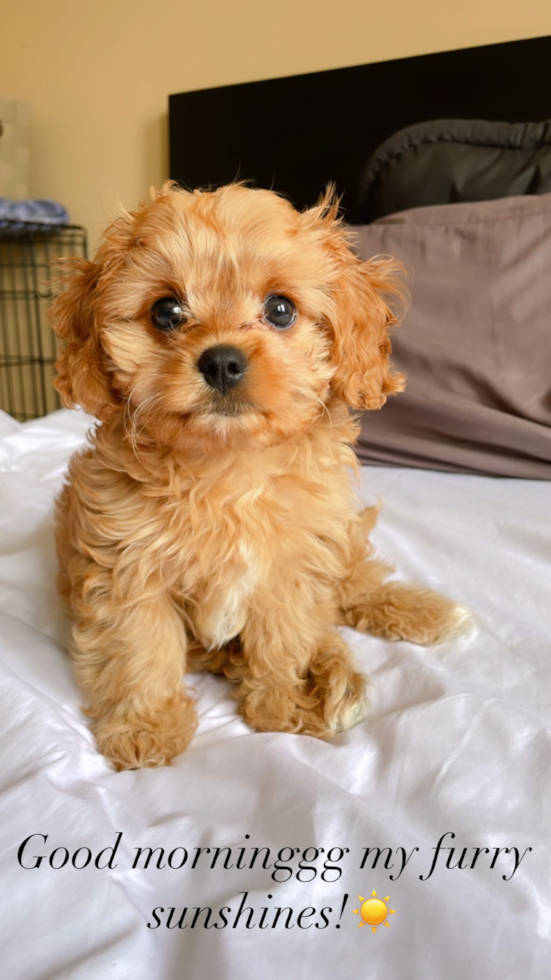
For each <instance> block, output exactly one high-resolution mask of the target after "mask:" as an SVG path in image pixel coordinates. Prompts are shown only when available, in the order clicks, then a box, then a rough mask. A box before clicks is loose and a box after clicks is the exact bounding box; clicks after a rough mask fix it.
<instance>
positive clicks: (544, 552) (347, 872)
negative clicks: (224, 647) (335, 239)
mask: <svg viewBox="0 0 551 980" xmlns="http://www.w3.org/2000/svg"><path fill="white" fill-rule="evenodd" d="M90 424H91V420H90V419H89V418H87V417H86V416H85V415H83V414H82V413H79V412H68V411H61V412H57V413H55V414H53V415H51V416H48V417H46V418H44V419H39V420H36V421H33V422H28V423H25V424H23V425H21V424H19V423H16V422H14V421H13V420H12V419H10V418H9V417H8V416H6V415H3V414H1V413H0V717H1V720H2V724H1V730H0V812H1V821H0V854H1V882H2V885H1V889H0V902H1V911H0V914H1V920H0V921H1V923H2V930H1V934H0V964H1V966H0V975H1V976H2V978H3V980H16V978H17V980H20V978H21V980H46V978H60V977H63V978H71V980H98V978H101V980H104V978H108V980H111V978H121V980H122V978H131V980H142V978H143V980H146V978H147V980H177V978H186V980H187V978H203V977H209V978H210V977H212V978H214V977H216V978H246V980H248V978H256V977H257V976H263V977H264V978H266V980H280V978H282V977H289V978H293V980H294V978H297V977H300V978H308V980H310V978H311V977H323V978H325V977H335V978H339V980H359V978H360V977H370V978H381V980H409V978H417V977H423V980H442V978H443V977H446V978H447V980H466V978H470V977H483V978H484V980H494V978H495V980H498V978H499V980H518V978H519V977H521V976H522V977H525V978H530V980H540V978H541V980H544V978H548V977H549V976H550V970H551V967H550V963H551V905H550V881H551V868H550V858H551V829H550V828H551V793H550V784H551V779H550V737H549V722H550V715H551V710H550V708H551V639H550V637H551V599H550V593H551V588H550V586H551V521H550V513H551V508H550V503H551V500H550V497H551V487H550V485H549V483H548V482H539V481H535V480H507V479H502V478H489V477H488V478H487V477H479V476H468V475H458V474H450V473H438V472H433V471H421V470H413V469H406V468H385V467H373V468H372V467H363V468H362V473H361V496H362V498H363V500H364V501H365V503H374V502H375V501H376V500H377V499H378V498H381V499H382V501H383V510H382V513H381V516H380V518H379V523H378V526H377V528H376V531H375V534H374V541H375V543H376V545H377V548H378V551H379V553H380V554H381V555H383V556H384V557H385V558H387V559H390V560H392V561H393V562H394V563H395V565H396V568H397V573H398V574H399V576H400V577H401V578H408V579H410V580H415V581H417V582H420V583H423V584H425V585H427V586H431V587H434V588H439V589H441V590H442V591H443V592H446V593H448V594H449V595H451V596H453V597H454V598H456V599H457V600H459V601H460V602H462V603H464V604H466V605H467V606H469V607H470V608H471V609H472V610H473V611H474V612H475V614H476V626H475V628H474V630H473V631H472V632H471V633H470V634H469V635H467V636H463V637H461V638H460V639H456V640H454V641H451V642H448V643H445V644H443V645H442V646H440V647H438V648H433V649H428V650H426V649H423V648H421V647H417V646H414V645H412V644H408V643H400V644H398V643H390V642H385V641H382V640H377V639H375V638H373V637H364V636H360V635H359V634H356V633H354V632H352V631H346V635H347V638H348V640H349V641H350V643H351V645H352V647H353V648H354V651H355V653H356V656H357V659H358V661H359V662H360V664H361V667H362V669H363V670H364V671H365V672H366V674H368V675H369V678H370V682H371V685H370V701H371V710H370V714H369V717H368V719H367V720H366V721H364V722H363V723H361V724H360V725H358V726H357V727H356V728H354V729H353V730H351V731H349V732H346V733H344V734H341V735H339V736H337V737H336V738H334V739H333V740H332V741H331V742H327V743H322V742H319V741H317V740H315V739H312V738H308V737H301V736H293V735H285V734H258V733H255V732H252V731H251V730H249V728H248V727H247V725H246V724H245V723H244V722H243V721H242V720H241V718H240V717H239V716H238V714H237V713H236V707H235V702H234V700H233V698H232V694H231V688H230V686H229V684H228V683H227V682H226V681H225V680H224V679H221V678H217V677H212V676H207V675H204V676H203V675H194V676H192V677H191V678H190V682H191V683H192V684H193V686H194V687H195V689H196V692H197V698H198V704H199V716H200V723H199V729H198V733H197V735H196V737H195V739H194V741H193V743H192V746H191V747H190V748H189V750H188V751H187V752H186V753H185V754H184V755H182V756H180V757H178V758H177V759H176V760H175V762H174V765H173V766H172V767H171V768H165V769H160V770H142V771H130V772H123V773H116V772H114V771H113V770H112V769H111V768H110V767H109V765H108V764H107V762H106V761H105V760H104V759H103V758H102V757H101V756H100V755H99V754H98V753H97V752H96V749H95V747H94V742H93V739H92V736H91V733H90V731H89V727H88V722H87V720H86V717H85V716H84V715H83V714H82V713H81V711H80V708H79V695H78V691H77V689H76V686H75V682H74V680H73V677H72V674H71V668H70V664H69V660H68V657H67V654H66V652H65V648H66V644H67V623H66V621H65V618H64V615H63V613H62V611H61V609H60V606H59V603H58V600H57V597H56V593H55V582H54V578H55V567H56V562H55V551H54V545H53V537H52V529H51V523H52V501H53V497H54V494H55V493H56V491H57V490H58V488H59V487H60V485H61V482H62V479H63V472H64V469H65V467H66V464H67V461H68V458H69V456H70V454H71V453H72V452H73V451H74V450H76V449H78V448H79V447H80V446H81V445H82V444H83V442H84V439H85V433H86V430H87V428H88V427H89V425H90ZM33 835H34V836H33ZM247 835H248V836H247ZM452 835H455V836H452ZM28 838H31V839H30V840H28V842H27V844H24V842H25V841H26V840H27V839H28ZM439 840H440V847H439V848H438V842H439ZM148 847H149V848H151V849H152V852H151V854H150V855H149V857H150V860H149V863H148V865H147V867H146V866H145V865H146V863H147V856H148V854H147V851H144V850H143V849H144V848H148ZM451 847H453V848H454V850H453V851H450V849H449V848H451ZM140 848H141V849H142V850H141V851H139V850H138V851H137V850H136V849H140ZM206 848H210V851H207V850H201V849H206ZM216 848H219V849H223V848H228V850H224V851H223V850H220V851H219V852H218V853H215V849H216ZM255 848H256V849H257V850H256V852H255V851H254V849H255ZM261 848H263V849H269V853H268V851H267V850H263V851H260V850H259V849H261ZM289 848H291V849H293V851H292V852H291V851H289V850H288V849H289ZM321 848H323V849H324V850H323V851H321V850H320V849H321ZM346 848H347V849H348V850H345V849H346ZM376 848H379V849H380V851H379V852H377V851H376V850H375V849H376ZM64 849H65V850H64ZM153 849H158V850H155V851H154V850H153ZM160 849H162V851H161V850H160ZM307 849H308V850H307ZM18 851H20V859H18ZM496 852H497V853H496ZM40 858H42V859H41V860H40ZM253 858H254V859H253ZM73 862H74V865H75V866H73ZM433 864H434V867H433V868H432V866H433ZM133 865H135V866H134V867H133ZM251 865H252V866H251ZM373 865H374V866H373ZM431 868H432V870H431ZM374 891H375V892H376V893H377V896H378V897H379V898H383V899H386V898H387V896H389V898H388V900H387V901H386V903H385V904H386V908H387V911H388V916H387V919H386V922H387V923H388V925H389V928H386V927H385V926H384V925H383V924H379V926H377V925H373V924H372V917H371V918H370V913H369V909H368V908H367V907H366V906H364V904H363V900H364V899H366V900H367V899H369V897H370V896H372V892H374ZM171 909H172V910H174V911H172V912H171V911H170V910H171ZM184 909H187V912H185V913H184ZM197 909H200V910H202V911H200V912H197V911H196V910H197ZM277 909H281V910H282V911H281V912H280V913H279V914H278V913H277ZM362 909H364V915H365V918H366V919H367V922H366V923H365V924H364V918H363V917H362V915H361V910H362ZM389 909H393V910H394V912H392V913H390V911H389ZM154 910H156V911H154ZM161 910H162V911H161ZM224 910H226V911H224ZM285 910H287V911H285ZM355 910H358V911H355ZM167 923H169V925H170V928H169V926H168V925H167ZM360 924H362V925H363V928H359V925H360ZM373 929H375V930H376V931H375V932H374V931H373Z"/></svg>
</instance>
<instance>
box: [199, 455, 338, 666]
mask: <svg viewBox="0 0 551 980" xmlns="http://www.w3.org/2000/svg"><path fill="white" fill-rule="evenodd" d="M323 469H325V467H323ZM183 509H184V510H185V511H187V515H186V520H185V525H186V526H185V527H184V528H183V529H182V530H183V533H182V546H183V547H182V554H181V557H182V561H183V567H182V577H181V600H183V602H184V603H185V606H186V610H187V613H188V616H189V618H190V620H191V622H192V625H193V630H194V632H195V634H196V636H197V637H198V639H199V640H200V641H201V643H202V644H203V646H204V647H205V648H207V649H209V648H215V647H220V646H222V645H223V644H224V643H227V642H228V641H229V640H230V639H232V638H233V637H235V636H236V635H237V634H238V633H240V632H241V631H242V629H243V627H244V625H245V623H246V620H247V616H248V614H249V611H250V609H251V607H252V606H254V602H255V597H256V596H257V595H258V594H259V593H262V594H263V596H264V601H263V603H262V605H263V606H265V597H266V595H267V594H277V595H278V596H279V598H280V599H281V597H285V598H287V597H288V600H289V601H292V594H293V591H294V590H295V588H296V587H297V584H300V580H303V581H304V579H305V578H308V577H309V576H312V574H313V573H312V569H313V568H316V569H317V570H318V571H317V575H318V577H323V575H324V572H325V573H326V575H327V578H328V579H329V578H330V579H331V580H332V581H334V580H335V579H336V578H338V577H339V574H340V573H341V568H342V556H343V553H344V551H345V550H346V542H347V525H348V522H349V520H350V517H351V516H352V513H353V511H354V498H353V495H352V493H351V488H350V483H349V477H348V474H347V473H346V471H345V470H344V469H343V468H342V467H339V468H338V469H337V470H335V469H333V471H332V472H330V471H329V469H326V471H325V472H324V473H323V474H322V473H318V474H314V475H312V474H309V476H308V477H306V476H305V475H304V474H294V473H292V472H289V471H287V472H277V471H276V472H275V473H273V472H272V473H270V472H262V473H261V472H256V471H254V469H253V470H252V471H247V469H246V468H244V469H243V470H242V471H241V472H240V473H238V474H237V475H236V474H235V473H233V474H222V475H220V476H219V478H218V479H217V480H216V481H215V482H214V483H213V485H212V486H211V487H208V485H204V486H203V487H202V488H201V487H196V488H195V491H191V493H190V495H189V497H188V499H187V500H186V501H185V502H184V503H183Z"/></svg>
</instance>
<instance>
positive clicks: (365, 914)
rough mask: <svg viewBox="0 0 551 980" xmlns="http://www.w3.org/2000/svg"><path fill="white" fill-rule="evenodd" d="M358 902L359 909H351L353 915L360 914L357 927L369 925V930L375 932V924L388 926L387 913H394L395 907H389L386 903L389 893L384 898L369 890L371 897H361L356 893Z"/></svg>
mask: <svg viewBox="0 0 551 980" xmlns="http://www.w3.org/2000/svg"><path fill="white" fill-rule="evenodd" d="M358 898H359V900H360V902H361V903H362V904H361V905H360V908H359V909H353V912H354V915H359V916H361V922H359V923H358V926H359V928H360V929H361V927H362V926H371V932H377V926H383V925H384V926H387V927H389V928H390V922H389V921H388V916H389V915H394V913H395V911H396V909H389V907H388V905H387V904H386V903H387V902H388V901H389V899H390V895H387V896H386V898H385V900H384V901H383V899H382V898H377V892H371V898H362V896H361V895H358Z"/></svg>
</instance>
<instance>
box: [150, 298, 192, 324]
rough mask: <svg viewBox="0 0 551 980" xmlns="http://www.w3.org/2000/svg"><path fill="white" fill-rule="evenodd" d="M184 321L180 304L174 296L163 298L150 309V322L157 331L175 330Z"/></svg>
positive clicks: (184, 316)
mask: <svg viewBox="0 0 551 980" xmlns="http://www.w3.org/2000/svg"><path fill="white" fill-rule="evenodd" d="M185 319H186V315H185V313H184V310H183V307H182V304H181V303H180V300H179V299H176V297H175V296H164V297H163V299H158V300H157V302H156V303H153V306H152V307H151V322H152V324H153V326H154V327H157V330H176V327H179V326H180V324H181V323H183V322H184V320H185Z"/></svg>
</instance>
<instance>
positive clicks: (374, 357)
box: [302, 185, 408, 409]
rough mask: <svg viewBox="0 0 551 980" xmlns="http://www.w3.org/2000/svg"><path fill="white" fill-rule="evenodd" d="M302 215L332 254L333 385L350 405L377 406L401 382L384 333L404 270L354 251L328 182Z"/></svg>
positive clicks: (399, 297) (402, 293)
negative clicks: (360, 257) (363, 256)
mask: <svg viewBox="0 0 551 980" xmlns="http://www.w3.org/2000/svg"><path fill="white" fill-rule="evenodd" d="M302 217H303V220H304V221H305V222H306V224H307V225H309V226H310V229H311V230H314V229H315V230H316V231H317V232H318V234H320V237H321V240H322V242H323V244H324V245H325V248H326V249H327V250H328V251H329V254H330V255H331V258H332V266H333V270H334V278H333V279H332V283H331V286H330V289H329V291H330V294H331V297H332V311H331V313H330V314H329V317H328V321H329V322H328V324H327V325H328V327H329V333H330V335H331V337H332V341H333V343H332V352H331V358H332V361H333V365H334V369H335V373H334V375H333V381H332V387H333V390H334V392H335V394H336V395H338V397H339V398H342V399H343V401H345V402H346V403H347V404H348V405H350V406H351V407H352V408H363V409H373V408H381V407H382V406H383V405H384V403H385V401H386V400H387V397H388V395H394V394H396V393H397V392H399V391H403V390H404V387H405V376H404V375H403V374H397V373H395V372H394V371H393V370H392V366H391V363H390V354H391V353H392V346H391V343H390V338H389V335H388V331H389V328H390V327H392V326H394V325H396V324H398V323H399V322H400V315H401V310H403V309H404V308H405V306H406V301H407V297H408V291H407V287H406V285H405V281H404V271H405V270H404V268H403V266H402V265H401V264H400V263H399V262H397V261H396V260H395V259H392V258H390V257H389V256H377V257H375V258H374V259H371V260H370V261H368V262H363V261H361V259H359V258H358V257H357V256H356V255H355V253H354V252H353V250H352V248H351V246H350V240H349V236H348V235H347V233H346V231H345V228H344V224H343V221H342V219H341V218H340V216H339V200H338V198H337V197H336V195H335V190H334V187H333V186H332V185H329V186H328V188H327V191H326V193H325V194H324V196H323V197H322V199H321V200H320V202H319V204H318V205H316V206H315V207H313V208H310V210H309V211H306V212H305V213H304V214H303V216H302Z"/></svg>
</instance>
